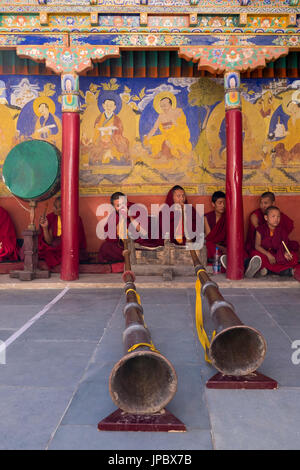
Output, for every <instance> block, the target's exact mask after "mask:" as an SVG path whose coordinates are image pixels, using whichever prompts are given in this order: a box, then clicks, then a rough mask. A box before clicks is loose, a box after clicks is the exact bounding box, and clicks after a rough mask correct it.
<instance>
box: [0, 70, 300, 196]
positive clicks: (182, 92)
mask: <svg viewBox="0 0 300 470" xmlns="http://www.w3.org/2000/svg"><path fill="white" fill-rule="evenodd" d="M66 86H67V83H66ZM60 94H61V88H60V78H59V77H56V76H40V77H37V76H11V75H10V76H5V75H4V76H1V80H0V142H1V145H0V166H1V167H2V165H3V163H4V160H5V157H6V155H7V154H8V152H9V150H10V149H11V148H12V147H13V146H14V145H16V144H17V143H19V142H22V141H24V140H28V139H43V140H47V141H49V142H51V143H53V144H55V145H56V146H57V147H58V148H61V132H62V126H61V117H62V116H61V95H60ZM80 103H81V109H82V113H81V136H80V141H81V156H80V191H81V195H97V194H110V193H111V192H113V191H115V190H116V189H120V188H121V189H123V190H124V191H126V192H127V193H128V194H165V192H166V189H167V188H169V187H170V185H172V184H174V183H178V184H181V185H184V186H185V187H186V189H187V191H188V192H189V193H199V194H211V192H212V191H213V190H215V189H216V188H223V187H224V184H225V167H226V136H225V107H224V86H223V79H209V78H206V77H203V78H166V79H150V78H140V79H139V78H136V79H127V78H120V79H115V78H112V79H109V78H101V77H80ZM241 104H242V110H243V143H244V193H245V194H257V193H261V192H262V191H264V190H266V189H270V190H274V191H276V192H277V193H299V192H300V143H299V135H300V80H290V79H276V80H270V79H259V80H258V79H257V80H256V79H247V80H242V82H241ZM41 158H42V156H41ZM7 194H8V191H7V190H6V188H5V186H4V184H3V183H1V185H0V195H1V196H4V195H7Z"/></svg>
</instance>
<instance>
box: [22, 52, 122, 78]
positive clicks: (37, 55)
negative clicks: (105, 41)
mask: <svg viewBox="0 0 300 470" xmlns="http://www.w3.org/2000/svg"><path fill="white" fill-rule="evenodd" d="M17 54H18V55H19V56H21V57H29V58H31V59H33V60H38V61H42V60H45V62H46V66H47V67H48V68H50V69H51V70H53V71H54V72H55V73H68V72H72V71H74V72H77V73H80V72H83V71H84V70H88V69H90V68H92V59H94V60H102V59H104V58H109V57H119V48H118V47H117V46H81V47H69V48H68V47H51V46H49V47H44V46H37V47H32V46H20V47H18V48H17Z"/></svg>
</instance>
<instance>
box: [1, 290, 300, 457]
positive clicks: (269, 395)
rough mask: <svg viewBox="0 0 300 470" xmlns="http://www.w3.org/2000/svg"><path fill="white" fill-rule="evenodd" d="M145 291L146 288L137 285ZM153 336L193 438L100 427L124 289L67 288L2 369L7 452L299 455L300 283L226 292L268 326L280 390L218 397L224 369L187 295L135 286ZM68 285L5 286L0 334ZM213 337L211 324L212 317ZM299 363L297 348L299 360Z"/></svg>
mask: <svg viewBox="0 0 300 470" xmlns="http://www.w3.org/2000/svg"><path fill="white" fill-rule="evenodd" d="M137 287H138V283H137ZM138 291H139V293H140V294H141V299H142V304H143V307H144V314H145V320H146V323H147V325H148V327H149V329H150V331H151V335H152V340H153V342H154V344H155V346H156V347H157V349H158V350H160V351H161V352H162V353H163V354H164V355H165V356H166V357H167V358H168V359H169V360H170V361H171V362H172V364H173V365H174V367H175V369H176V372H177V375H178V390H177V393H176V395H175V397H174V399H173V400H172V401H171V402H170V403H169V405H168V407H167V408H168V409H169V411H170V412H172V413H173V414H174V415H175V416H177V417H178V418H179V419H180V420H181V421H183V422H184V423H185V425H186V426H187V432H186V433H143V432H140V433H135V432H134V433H133V432H127V433H126V432H99V431H98V430H97V423H98V422H99V421H100V420H101V419H103V418H105V417H106V416H107V415H109V414H110V413H111V412H113V411H114V410H115V406H114V404H113V402H112V401H111V398H110V395H109V392H108V377H109V374H110V371H111V369H112V367H113V365H114V364H115V362H116V361H118V360H119V358H120V357H122V355H123V347H122V331H123V326H124V319H123V314H122V307H123V305H124V295H123V291H122V290H121V289H120V288H102V289H95V288H93V289H88V288H85V289H69V290H68V291H67V292H65V293H64V295H63V297H62V298H61V299H60V300H58V301H57V302H56V303H55V304H54V305H52V306H50V308H49V310H48V311H47V312H46V313H45V314H44V315H43V316H42V317H41V318H39V319H38V320H37V321H36V322H35V323H34V324H33V325H32V326H30V327H29V328H28V329H27V330H26V331H25V332H24V333H23V334H22V335H21V336H19V337H18V338H17V339H16V340H15V341H14V342H13V343H12V344H11V345H10V346H8V348H7V351H6V364H1V365H0V449H113V450H119V449H120V450H121V449H130V450H132V449H136V450H138V449H156V450H159V449H169V450H171V449H178V450H181V449H300V428H299V422H300V364H299V365H296V364H293V362H292V354H293V352H295V350H293V349H292V343H293V341H295V340H299V349H300V288H298V287H297V285H296V286H295V287H294V288H293V287H292V288H289V289H283V288H278V287H276V288H265V289H255V288H251V289H250V288H249V289H248V288H240V289H234V288H227V289H223V290H222V292H223V295H224V296H225V298H226V299H228V300H229V301H230V302H232V303H233V304H234V305H235V307H236V310H237V313H238V315H239V317H240V319H241V320H242V321H243V322H244V323H246V324H247V325H250V326H254V327H256V328H257V329H259V330H260V331H261V332H262V333H263V334H264V336H265V338H266V341H267V344H268V351H267V356H266V359H265V361H264V363H263V364H262V366H261V368H260V371H261V372H262V373H264V374H265V375H268V376H270V377H272V378H274V379H276V380H277V381H278V384H279V388H278V390H269V391H256V390H252V391H249V390H248V391H247V390H234V391H230V390H209V389H206V388H205V383H206V380H207V379H208V378H210V377H211V376H212V375H214V373H215V370H214V369H213V368H212V367H211V366H209V365H207V364H206V363H205V362H204V359H203V351H202V349H201V346H200V344H199V342H198V339H197V337H196V334H195V328H194V302H195V294H194V290H193V288H191V287H187V288H180V289H179V288H172V287H169V288H164V289H151V288H141V289H139V288H138ZM60 292H62V289H57V290H54V289H39V290H29V289H27V288H26V290H13V289H9V290H5V291H4V290H1V291H0V299H1V303H0V339H1V340H2V341H4V340H7V339H8V338H10V337H11V336H12V335H13V334H14V333H15V332H17V331H18V330H19V329H20V328H21V327H22V326H23V325H24V324H27V322H28V320H30V319H31V318H32V317H34V316H35V315H36V314H37V313H38V312H40V311H41V310H42V309H43V308H44V307H45V305H48V304H49V302H51V301H52V300H53V299H54V298H55V297H56V296H57V295H58V294H59V293H60ZM206 325H207V329H208V331H209V332H211V330H212V325H211V324H210V321H209V319H207V318H206ZM298 357H299V358H300V352H299V356H298Z"/></svg>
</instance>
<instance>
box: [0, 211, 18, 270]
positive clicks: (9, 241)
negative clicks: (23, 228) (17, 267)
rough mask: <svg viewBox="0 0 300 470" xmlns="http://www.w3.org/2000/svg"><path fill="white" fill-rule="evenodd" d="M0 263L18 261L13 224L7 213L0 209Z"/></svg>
mask: <svg viewBox="0 0 300 470" xmlns="http://www.w3.org/2000/svg"><path fill="white" fill-rule="evenodd" d="M0 242H1V243H2V248H1V249H0V262H2V261H5V260H10V261H15V260H17V259H18V248H17V238H16V231H15V227H14V224H13V223H12V220H11V218H10V216H9V214H8V212H7V211H6V210H5V209H3V207H0Z"/></svg>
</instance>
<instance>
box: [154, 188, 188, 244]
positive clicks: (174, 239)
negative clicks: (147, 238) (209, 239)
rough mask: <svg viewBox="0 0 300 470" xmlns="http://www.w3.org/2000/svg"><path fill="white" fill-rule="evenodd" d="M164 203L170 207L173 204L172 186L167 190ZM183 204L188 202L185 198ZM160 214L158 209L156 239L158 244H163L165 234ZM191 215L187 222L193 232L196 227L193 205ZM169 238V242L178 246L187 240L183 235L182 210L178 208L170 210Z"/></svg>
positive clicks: (161, 213) (161, 214)
mask: <svg viewBox="0 0 300 470" xmlns="http://www.w3.org/2000/svg"><path fill="white" fill-rule="evenodd" d="M165 204H167V205H168V206H169V207H172V206H173V205H174V200H173V188H171V189H170V191H169V192H168V194H167V197H166V200H165ZM185 204H188V200H187V199H186V200H185ZM189 215H190V214H189ZM162 216H163V212H162V211H160V213H159V240H158V241H157V242H158V244H160V245H163V244H164V239H165V238H164V237H165V236H166V233H163V228H164V227H163V221H162ZM191 216H192V220H191V221H189V222H191V229H192V231H193V232H194V233H195V231H196V228H197V213H196V210H195V209H194V207H192V211H191ZM177 221H178V222H177ZM175 222H176V223H177V226H176V227H175ZM180 225H181V227H180ZM189 225H190V223H189ZM180 229H181V230H180ZM169 239H170V242H171V243H174V244H175V245H179V246H183V245H185V244H186V241H187V239H186V237H185V233H184V218H183V216H182V210H181V209H179V208H178V210H176V209H175V210H174V211H173V210H172V211H170V232H169ZM191 241H193V240H191Z"/></svg>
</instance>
